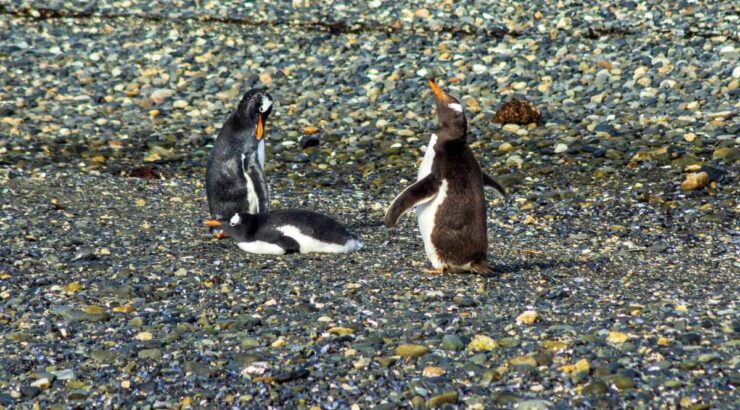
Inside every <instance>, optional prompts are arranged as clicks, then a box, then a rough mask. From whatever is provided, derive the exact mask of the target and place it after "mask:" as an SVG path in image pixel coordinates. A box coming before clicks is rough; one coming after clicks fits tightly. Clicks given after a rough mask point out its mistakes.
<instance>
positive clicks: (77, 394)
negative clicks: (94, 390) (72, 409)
mask: <svg viewBox="0 0 740 410" xmlns="http://www.w3.org/2000/svg"><path fill="white" fill-rule="evenodd" d="M89 396H90V392H88V391H87V390H82V389H76V390H72V391H71V392H69V394H67V400H70V401H76V400H86V399H87V398H88V397H89Z"/></svg>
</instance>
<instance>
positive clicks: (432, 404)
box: [426, 392, 457, 409]
mask: <svg viewBox="0 0 740 410" xmlns="http://www.w3.org/2000/svg"><path fill="white" fill-rule="evenodd" d="M455 403H457V392H449V393H442V394H439V395H437V396H432V397H431V398H430V399H429V400H427V402H426V407H427V408H428V409H434V408H437V407H441V406H442V405H444V404H455Z"/></svg>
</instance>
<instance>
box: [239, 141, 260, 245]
mask: <svg viewBox="0 0 740 410" xmlns="http://www.w3.org/2000/svg"><path fill="white" fill-rule="evenodd" d="M258 158H259V157H258ZM245 159H246V155H244V154H242V161H241V162H242V174H244V178H245V179H246V180H247V203H248V204H249V209H248V210H247V212H249V213H250V214H258V213H260V202H259V198H258V197H257V190H256V189H255V188H254V181H252V178H250V177H249V173H248V172H247V169H246V167H245V166H244V160H245ZM252 253H257V252H252Z"/></svg>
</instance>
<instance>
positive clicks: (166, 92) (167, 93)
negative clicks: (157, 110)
mask: <svg viewBox="0 0 740 410" xmlns="http://www.w3.org/2000/svg"><path fill="white" fill-rule="evenodd" d="M173 95H175V92H174V91H173V90H170V89H167V88H161V89H158V90H154V92H152V93H151V95H149V98H151V100H152V101H153V102H154V103H155V104H162V103H164V102H165V101H166V100H167V99H168V98H170V97H172V96H173Z"/></svg>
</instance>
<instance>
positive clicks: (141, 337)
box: [134, 332, 154, 342]
mask: <svg viewBox="0 0 740 410" xmlns="http://www.w3.org/2000/svg"><path fill="white" fill-rule="evenodd" d="M153 337H154V335H152V334H151V333H150V332H141V333H139V334H137V335H136V336H134V338H135V339H136V340H141V341H142V342H147V341H149V340H152V338H153Z"/></svg>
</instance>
